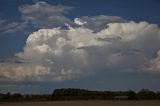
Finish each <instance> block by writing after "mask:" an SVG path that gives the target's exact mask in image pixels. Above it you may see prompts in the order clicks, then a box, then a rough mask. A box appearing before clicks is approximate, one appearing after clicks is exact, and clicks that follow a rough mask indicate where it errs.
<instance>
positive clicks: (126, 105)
mask: <svg viewBox="0 0 160 106" xmlns="http://www.w3.org/2000/svg"><path fill="white" fill-rule="evenodd" d="M0 106H160V101H54V102H20V103H0Z"/></svg>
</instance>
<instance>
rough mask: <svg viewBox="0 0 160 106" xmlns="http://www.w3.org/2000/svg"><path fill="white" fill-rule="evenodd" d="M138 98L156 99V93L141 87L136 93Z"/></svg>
mask: <svg viewBox="0 0 160 106" xmlns="http://www.w3.org/2000/svg"><path fill="white" fill-rule="evenodd" d="M137 96H138V98H139V99H144V100H150V99H156V93H155V92H153V91H150V90H148V89H142V90H141V91H139V92H138V93H137Z"/></svg>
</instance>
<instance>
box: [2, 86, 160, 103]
mask: <svg viewBox="0 0 160 106" xmlns="http://www.w3.org/2000/svg"><path fill="white" fill-rule="evenodd" d="M57 100H160V92H154V91H151V90H148V89H142V90H140V91H139V92H134V91H132V90H128V91H90V90H86V89H75V88H62V89H55V90H54V91H53V93H52V94H45V95H35V94H19V93H6V94H4V93H0V101H1V102H5V101H57Z"/></svg>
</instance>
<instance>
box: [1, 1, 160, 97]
mask: <svg viewBox="0 0 160 106" xmlns="http://www.w3.org/2000/svg"><path fill="white" fill-rule="evenodd" d="M159 11H160V1H159V0H119V1H118V0H43V1H40V0H14V1H13V0H1V1H0V92H2V93H5V92H12V93H14V92H17V93H33V94H46V93H52V91H53V90H54V89H57V88H83V89H90V90H112V91H114V90H135V91H139V90H141V89H144V88H145V89H150V90H154V91H159V90H160V85H159V82H160V14H159Z"/></svg>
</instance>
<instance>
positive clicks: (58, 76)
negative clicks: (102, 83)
mask: <svg viewBox="0 0 160 106" xmlns="http://www.w3.org/2000/svg"><path fill="white" fill-rule="evenodd" d="M159 41H160V28H159V27H158V26H157V25H156V24H149V23H147V22H139V23H136V22H133V21H130V22H124V23H123V22H121V23H119V22H118V23H116V22H114V23H108V24H107V26H106V27H105V28H103V29H102V30H101V31H98V32H95V30H92V29H89V28H86V27H84V26H79V27H71V26H69V28H68V29H62V28H52V29H40V30H38V31H36V32H33V33H32V34H30V35H29V37H28V39H27V41H26V45H25V47H24V51H22V52H20V53H18V54H16V56H17V58H18V59H20V62H17V63H16V62H15V61H13V62H8V61H3V62H0V67H1V68H0V75H1V76H3V77H5V78H7V79H13V80H34V81H35V80H36V81H44V80H45V81H54V82H59V81H65V80H70V79H74V78H78V77H81V76H84V75H89V74H91V73H92V74H94V73H97V72H98V73H101V72H102V71H105V72H103V73H107V72H108V71H113V72H117V71H122V72H125V71H127V70H132V71H134V72H149V73H150V72H156V73H158V74H159V73H160V71H159V69H160V68H159V63H160V62H159V48H160V42H159ZM153 42H154V43H153ZM157 54H158V56H157ZM22 60H23V61H22ZM146 64H147V65H146Z"/></svg>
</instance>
